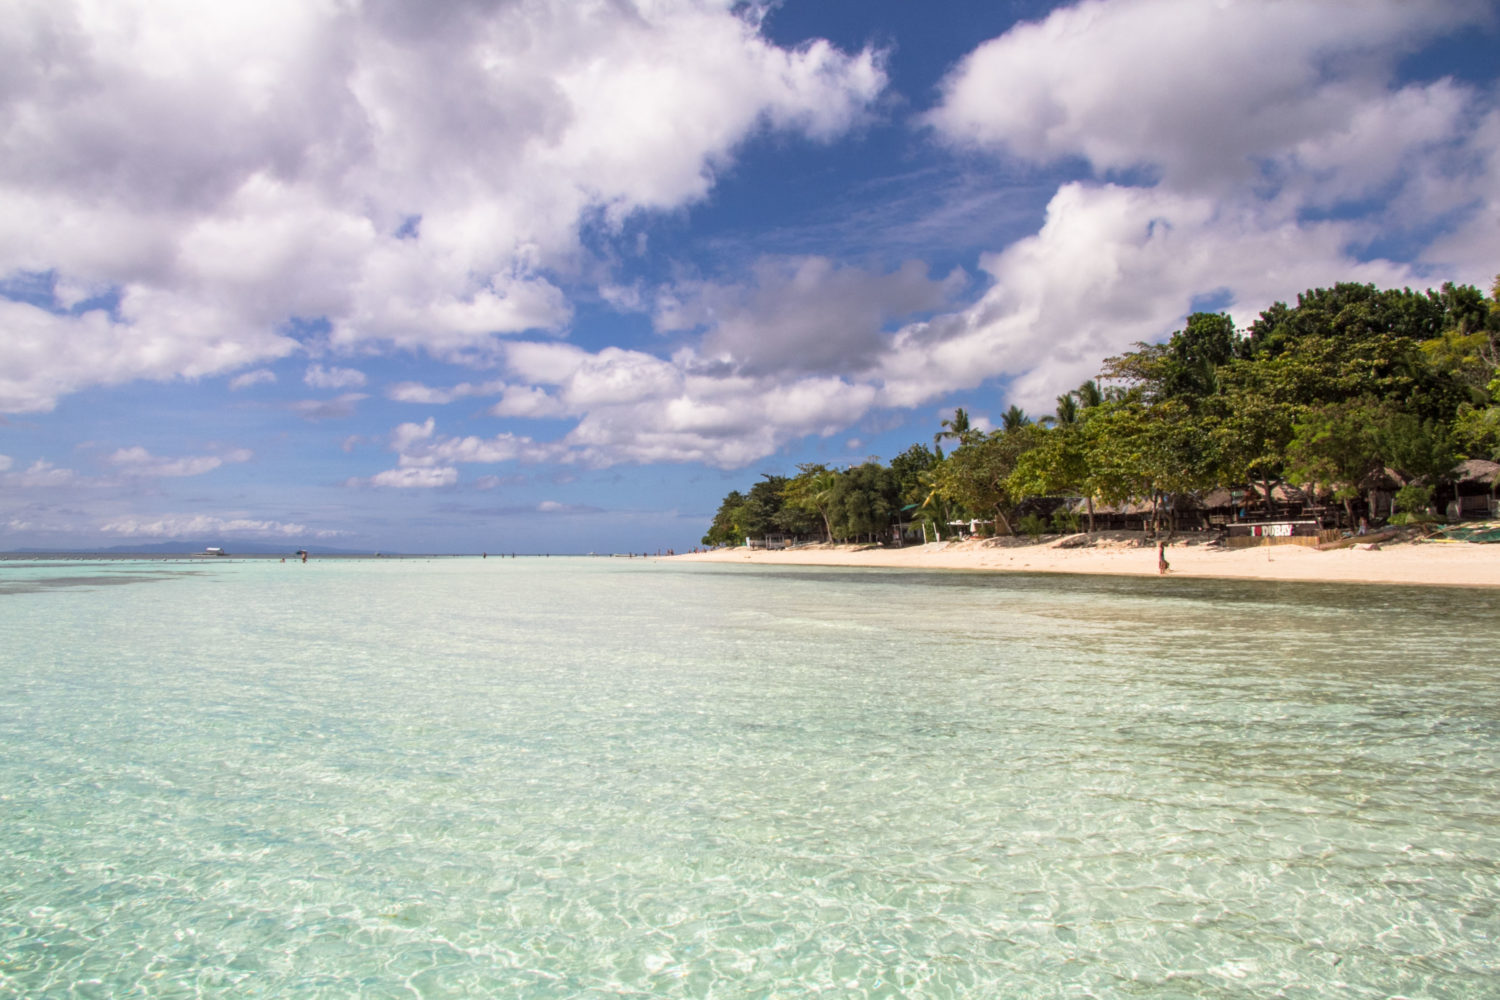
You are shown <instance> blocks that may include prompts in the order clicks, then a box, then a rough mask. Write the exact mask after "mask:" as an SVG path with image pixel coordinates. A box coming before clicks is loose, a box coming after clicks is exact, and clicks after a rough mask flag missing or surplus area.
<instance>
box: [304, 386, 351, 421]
mask: <svg viewBox="0 0 1500 1000" xmlns="http://www.w3.org/2000/svg"><path fill="white" fill-rule="evenodd" d="M369 398H370V397H369V395H368V394H367V393H363V392H346V393H343V394H342V395H339V396H336V397H335V398H333V399H301V400H298V401H296V402H295V403H291V404H289V409H291V411H292V412H293V413H296V414H297V415H298V416H300V417H302V419H304V420H313V421H317V420H342V419H344V418H345V417H351V416H353V415H354V408H355V405H356V404H357V403H359V401H360V400H362V399H369Z"/></svg>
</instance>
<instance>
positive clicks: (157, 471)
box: [108, 445, 252, 477]
mask: <svg viewBox="0 0 1500 1000" xmlns="http://www.w3.org/2000/svg"><path fill="white" fill-rule="evenodd" d="M251 457H252V453H251V452H250V451H249V450H248V449H245V448H238V449H235V450H233V451H228V452H225V453H224V454H223V455H198V456H193V457H187V458H160V457H158V456H155V455H152V454H151V453H150V452H148V451H147V450H146V449H145V448H142V447H140V446H139V445H136V446H135V447H132V448H120V449H119V450H117V451H115V453H114V454H112V455H110V456H109V459H108V461H109V463H110V464H111V465H113V466H114V467H115V468H117V469H118V470H119V471H120V472H122V473H124V474H125V475H127V476H149V477H180V476H199V475H202V474H203V473H205V472H211V471H213V470H214V469H217V468H218V467H219V466H221V465H223V464H224V463H226V462H248V461H249V460H250V459H251Z"/></svg>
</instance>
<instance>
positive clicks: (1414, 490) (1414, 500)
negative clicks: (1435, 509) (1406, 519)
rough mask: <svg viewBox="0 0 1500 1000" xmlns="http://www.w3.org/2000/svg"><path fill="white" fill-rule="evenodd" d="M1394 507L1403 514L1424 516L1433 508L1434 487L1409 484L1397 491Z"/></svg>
mask: <svg viewBox="0 0 1500 1000" xmlns="http://www.w3.org/2000/svg"><path fill="white" fill-rule="evenodd" d="M1392 506H1394V507H1395V509H1396V510H1398V511H1400V512H1401V513H1403V514H1422V513H1425V512H1426V511H1427V508H1428V507H1431V506H1432V487H1431V486H1418V485H1417V484H1415V483H1408V484H1406V485H1405V486H1403V487H1401V488H1400V489H1399V490H1397V491H1396V499H1395V501H1394V502H1393V504H1392Z"/></svg>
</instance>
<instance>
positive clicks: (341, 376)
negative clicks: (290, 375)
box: [302, 365, 365, 389]
mask: <svg viewBox="0 0 1500 1000" xmlns="http://www.w3.org/2000/svg"><path fill="white" fill-rule="evenodd" d="M302 381H303V382H304V383H305V384H307V385H310V386H312V387H313V388H314V389H357V388H359V387H360V386H362V385H364V384H365V373H364V372H362V371H360V370H359V369H357V368H324V367H323V366H322V365H308V367H307V373H306V374H305V375H303V376H302Z"/></svg>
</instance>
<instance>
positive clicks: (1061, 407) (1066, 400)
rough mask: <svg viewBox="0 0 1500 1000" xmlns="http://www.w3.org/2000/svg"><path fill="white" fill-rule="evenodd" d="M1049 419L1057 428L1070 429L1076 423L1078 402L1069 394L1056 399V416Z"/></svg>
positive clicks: (1066, 393)
mask: <svg viewBox="0 0 1500 1000" xmlns="http://www.w3.org/2000/svg"><path fill="white" fill-rule="evenodd" d="M1049 419H1052V420H1054V422H1055V423H1056V424H1057V426H1058V427H1072V426H1073V425H1074V424H1076V423H1078V400H1076V399H1074V398H1073V394H1072V393H1071V392H1065V393H1063V394H1062V395H1061V396H1058V397H1057V416H1056V417H1055V418H1049Z"/></svg>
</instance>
